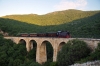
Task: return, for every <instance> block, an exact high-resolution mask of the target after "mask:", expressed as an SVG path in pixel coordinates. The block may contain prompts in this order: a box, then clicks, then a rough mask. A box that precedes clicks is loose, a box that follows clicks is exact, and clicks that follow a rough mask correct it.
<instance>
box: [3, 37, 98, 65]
mask: <svg viewBox="0 0 100 66" xmlns="http://www.w3.org/2000/svg"><path fill="white" fill-rule="evenodd" d="M4 38H5V39H11V40H12V41H13V42H15V43H16V44H19V43H20V42H23V41H24V42H25V43H26V49H27V51H28V52H29V51H30V50H31V49H33V41H35V42H36V44H37V48H36V62H38V63H44V62H46V61H47V53H46V43H47V42H50V43H51V45H52V47H53V62H55V61H56V60H57V53H58V51H60V50H61V48H62V46H63V45H64V44H66V43H67V42H68V41H69V40H73V39H76V38H54V37H4ZM77 39H79V40H82V41H84V42H86V43H87V44H88V46H89V47H90V48H91V49H93V50H94V49H95V48H96V47H97V45H98V43H99V42H100V39H92V38H77Z"/></svg>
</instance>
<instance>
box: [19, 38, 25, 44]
mask: <svg viewBox="0 0 100 66" xmlns="http://www.w3.org/2000/svg"><path fill="white" fill-rule="evenodd" d="M18 44H23V45H26V41H25V40H24V39H20V41H19V43H18Z"/></svg>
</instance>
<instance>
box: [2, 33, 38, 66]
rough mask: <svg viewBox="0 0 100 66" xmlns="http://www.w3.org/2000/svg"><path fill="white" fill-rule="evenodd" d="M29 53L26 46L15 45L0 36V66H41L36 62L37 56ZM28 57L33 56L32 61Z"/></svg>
mask: <svg viewBox="0 0 100 66" xmlns="http://www.w3.org/2000/svg"><path fill="white" fill-rule="evenodd" d="M29 53H30V52H29ZM29 53H28V52H27V51H26V46H25V45H24V44H15V43H14V42H13V41H11V40H8V39H4V38H3V36H1V35H0V66H40V64H38V63H36V61H34V55H35V54H34V55H31V54H29ZM33 53H34V52H33ZM28 55H31V59H30V58H29V56H28Z"/></svg>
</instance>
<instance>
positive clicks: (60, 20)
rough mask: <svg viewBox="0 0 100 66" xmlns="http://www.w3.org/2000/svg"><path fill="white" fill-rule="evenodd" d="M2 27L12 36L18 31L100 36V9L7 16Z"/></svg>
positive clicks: (90, 36) (1, 24)
mask: <svg viewBox="0 0 100 66" xmlns="http://www.w3.org/2000/svg"><path fill="white" fill-rule="evenodd" d="M47 17H48V18H47ZM40 18H41V20H40ZM69 19H70V20H69ZM26 20H27V21H26ZM38 20H39V21H38ZM49 21H51V22H49ZM36 23H38V24H36ZM0 29H1V30H2V31H4V32H8V33H9V35H10V36H16V35H17V34H18V33H46V32H57V31H69V32H70V34H71V36H72V37H76V38H77V37H79V38H83V37H84V38H100V11H77V10H68V11H61V12H54V13H50V14H46V15H40V16H39V15H15V16H14V15H13V16H5V17H2V18H0Z"/></svg>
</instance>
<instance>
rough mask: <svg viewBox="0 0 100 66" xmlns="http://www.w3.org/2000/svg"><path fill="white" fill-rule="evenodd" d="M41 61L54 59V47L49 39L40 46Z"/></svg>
mask: <svg viewBox="0 0 100 66" xmlns="http://www.w3.org/2000/svg"><path fill="white" fill-rule="evenodd" d="M40 58H41V63H44V62H46V61H53V47H52V44H51V43H50V42H49V41H43V42H42V44H41V46H40Z"/></svg>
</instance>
